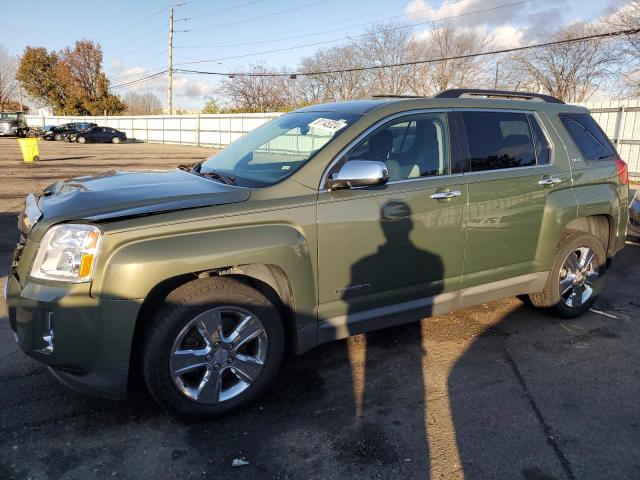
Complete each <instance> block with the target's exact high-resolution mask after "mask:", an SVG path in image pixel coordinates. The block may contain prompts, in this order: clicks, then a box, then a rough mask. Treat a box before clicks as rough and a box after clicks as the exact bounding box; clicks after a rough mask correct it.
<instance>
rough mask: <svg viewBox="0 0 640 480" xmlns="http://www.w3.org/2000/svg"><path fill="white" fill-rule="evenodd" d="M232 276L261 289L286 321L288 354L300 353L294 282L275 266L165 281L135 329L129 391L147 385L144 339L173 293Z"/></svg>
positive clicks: (252, 266)
mask: <svg viewBox="0 0 640 480" xmlns="http://www.w3.org/2000/svg"><path fill="white" fill-rule="evenodd" d="M218 276H229V277H232V278H235V279H237V280H239V281H242V282H243V283H246V284H247V285H250V286H251V287H253V288H255V289H256V290H258V291H259V292H260V293H262V294H263V295H264V296H265V297H267V299H269V301H270V302H271V303H272V304H273V305H274V306H275V307H276V308H277V309H278V313H279V314H280V317H281V318H282V321H283V325H284V331H285V342H286V347H287V351H288V352H289V353H290V354H294V353H296V352H297V351H299V348H300V347H299V345H298V343H299V342H298V335H297V328H296V317H295V300H294V294H293V289H292V287H291V282H290V280H289V277H288V276H287V274H286V272H285V271H284V270H283V269H282V268H280V267H279V266H277V265H273V264H246V265H238V266H229V267H225V268H218V269H214V270H209V271H201V272H192V273H189V274H183V275H177V276H175V277H171V278H167V279H165V280H162V281H161V282H160V283H158V284H157V285H155V286H154V287H153V288H152V289H151V291H150V292H149V294H148V295H147V296H146V297H145V299H144V301H143V302H142V305H141V307H140V310H139V312H138V316H137V318H136V324H135V327H134V332H133V338H132V342H131V354H130V358H129V390H130V391H132V392H133V393H134V394H136V393H138V394H139V393H140V391H139V387H138V386H139V385H143V382H142V377H141V360H142V358H141V357H142V355H141V351H142V340H143V338H144V335H145V333H146V331H147V329H148V327H149V326H150V325H151V319H152V317H153V315H152V314H153V312H154V311H155V310H156V309H157V308H158V306H159V305H160V304H161V303H162V301H163V300H164V299H165V298H166V297H167V295H169V294H170V293H171V292H172V291H173V290H175V289H177V288H178V287H180V286H182V285H185V284H187V283H189V282H191V281H193V280H196V279H198V278H203V277H204V278H206V277H209V278H215V277H218Z"/></svg>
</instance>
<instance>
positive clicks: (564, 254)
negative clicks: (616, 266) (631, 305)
mask: <svg viewBox="0 0 640 480" xmlns="http://www.w3.org/2000/svg"><path fill="white" fill-rule="evenodd" d="M574 267H575V268H574ZM605 269H606V252H605V249H604V247H603V246H602V243H601V242H600V240H599V239H598V238H596V237H595V236H593V235H591V234H590V233H586V232H580V231H575V230H570V231H568V232H567V233H566V234H565V235H564V236H563V237H562V239H561V240H560V242H559V243H558V247H557V249H556V258H555V261H554V263H553V267H552V268H551V271H550V272H549V277H548V278H547V283H546V284H545V287H544V289H543V290H542V291H541V292H539V293H532V294H529V299H530V300H531V304H532V305H533V306H535V307H538V308H541V309H544V310H545V311H546V312H548V313H550V314H551V315H554V316H556V317H560V318H575V317H578V316H580V315H582V314H583V313H585V312H586V311H587V310H589V308H591V306H592V305H593V303H594V302H595V300H596V298H597V296H598V294H599V293H600V290H601V289H602V283H603V275H604V273H605Z"/></svg>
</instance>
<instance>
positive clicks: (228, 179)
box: [196, 170, 236, 185]
mask: <svg viewBox="0 0 640 480" xmlns="http://www.w3.org/2000/svg"><path fill="white" fill-rule="evenodd" d="M196 175H201V176H203V177H211V178H212V179H214V180H220V181H221V182H222V183H224V184H226V185H235V183H236V181H235V177H232V176H230V175H225V174H224V173H222V172H216V171H215V170H209V171H208V172H203V171H199V172H198V173H197V174H196Z"/></svg>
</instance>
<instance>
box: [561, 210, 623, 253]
mask: <svg viewBox="0 0 640 480" xmlns="http://www.w3.org/2000/svg"><path fill="white" fill-rule="evenodd" d="M568 230H578V231H581V232H587V233H590V234H591V235H593V236H594V237H596V238H597V239H598V240H600V242H601V243H602V246H603V247H604V249H605V251H606V252H607V262H609V261H610V259H611V258H612V257H613V253H614V251H613V245H614V238H613V236H614V233H615V228H614V224H613V217H612V216H611V215H609V214H597V215H588V216H585V217H578V218H575V219H573V220H571V221H570V222H569V223H568V224H567V225H566V226H565V228H564V231H565V232H566V231H568Z"/></svg>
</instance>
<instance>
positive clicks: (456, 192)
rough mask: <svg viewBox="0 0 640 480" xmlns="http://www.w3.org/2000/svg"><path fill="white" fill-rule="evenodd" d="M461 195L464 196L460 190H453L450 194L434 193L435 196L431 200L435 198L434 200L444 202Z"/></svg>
mask: <svg viewBox="0 0 640 480" xmlns="http://www.w3.org/2000/svg"><path fill="white" fill-rule="evenodd" d="M460 195H462V192H460V190H451V191H450V192H437V193H434V194H433V195H431V198H433V199H434V200H442V199H447V198H453V197H459V196H460Z"/></svg>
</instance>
